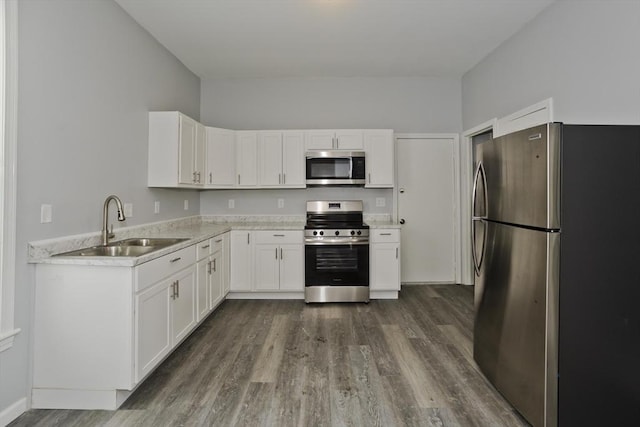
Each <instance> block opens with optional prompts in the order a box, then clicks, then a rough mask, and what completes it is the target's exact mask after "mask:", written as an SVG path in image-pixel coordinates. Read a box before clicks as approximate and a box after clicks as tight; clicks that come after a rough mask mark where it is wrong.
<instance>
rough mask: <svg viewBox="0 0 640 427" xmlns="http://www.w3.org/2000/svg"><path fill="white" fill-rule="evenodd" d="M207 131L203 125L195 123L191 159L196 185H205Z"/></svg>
mask: <svg viewBox="0 0 640 427" xmlns="http://www.w3.org/2000/svg"><path fill="white" fill-rule="evenodd" d="M206 152H207V131H206V128H205V127H204V125H202V124H200V123H198V122H196V139H195V149H194V159H193V170H194V172H195V179H196V183H197V184H199V185H202V184H204V183H205V176H204V175H205V173H206V169H205V165H206V162H207V156H206Z"/></svg>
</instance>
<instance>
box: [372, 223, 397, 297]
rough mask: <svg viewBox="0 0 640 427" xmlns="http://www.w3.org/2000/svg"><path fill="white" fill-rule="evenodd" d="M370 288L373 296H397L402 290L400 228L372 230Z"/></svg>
mask: <svg viewBox="0 0 640 427" xmlns="http://www.w3.org/2000/svg"><path fill="white" fill-rule="evenodd" d="M370 239H371V245H370V249H369V254H370V256H369V257H370V260H369V264H370V272H369V276H370V283H369V286H370V290H371V293H372V297H373V298H385V297H389V298H394V297H395V298H397V293H398V291H399V290H400V230H398V229H372V230H371V231H370Z"/></svg>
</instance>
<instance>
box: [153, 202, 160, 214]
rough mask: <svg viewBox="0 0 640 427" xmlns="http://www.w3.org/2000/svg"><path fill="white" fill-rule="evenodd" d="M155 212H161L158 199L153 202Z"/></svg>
mask: <svg viewBox="0 0 640 427" xmlns="http://www.w3.org/2000/svg"><path fill="white" fill-rule="evenodd" d="M153 213H155V214H159V213H160V202H159V201H157V200H156V201H155V202H154V203H153Z"/></svg>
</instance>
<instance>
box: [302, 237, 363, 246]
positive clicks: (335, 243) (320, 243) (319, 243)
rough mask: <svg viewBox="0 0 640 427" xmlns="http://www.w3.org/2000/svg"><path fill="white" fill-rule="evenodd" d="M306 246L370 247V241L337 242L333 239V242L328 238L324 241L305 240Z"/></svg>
mask: <svg viewBox="0 0 640 427" xmlns="http://www.w3.org/2000/svg"><path fill="white" fill-rule="evenodd" d="M304 244H305V245H314V246H323V245H327V246H328V245H332V246H355V245H368V244H369V240H347V241H344V240H337V239H331V240H327V239H326V238H324V239H322V240H316V239H305V240H304Z"/></svg>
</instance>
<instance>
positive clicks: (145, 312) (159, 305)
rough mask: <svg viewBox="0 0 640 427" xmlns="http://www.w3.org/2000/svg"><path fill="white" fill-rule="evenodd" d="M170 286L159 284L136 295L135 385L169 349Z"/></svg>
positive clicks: (167, 283)
mask: <svg viewBox="0 0 640 427" xmlns="http://www.w3.org/2000/svg"><path fill="white" fill-rule="evenodd" d="M171 283H172V281H171V280H167V281H163V282H160V283H158V284H157V285H155V286H153V287H151V288H149V289H147V290H146V291H144V292H142V293H141V294H139V295H137V296H136V320H135V337H136V368H135V372H136V374H135V375H136V382H138V381H140V380H141V379H142V378H143V377H144V376H145V375H147V374H148V373H149V372H151V370H152V369H153V368H154V367H155V366H156V365H157V364H158V363H159V362H160V361H161V360H162V358H163V357H164V356H166V355H167V354H168V353H169V350H171V325H170V320H171V317H170V288H171Z"/></svg>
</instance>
